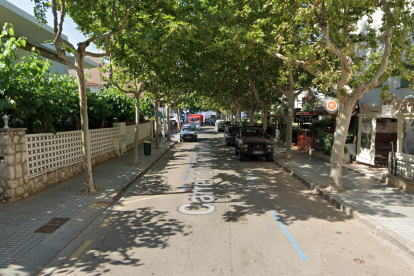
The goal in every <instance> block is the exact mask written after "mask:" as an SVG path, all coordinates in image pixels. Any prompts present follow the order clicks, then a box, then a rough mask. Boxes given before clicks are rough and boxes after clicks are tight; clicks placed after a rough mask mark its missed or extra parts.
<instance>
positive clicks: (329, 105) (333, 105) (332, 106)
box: [325, 100, 339, 113]
mask: <svg viewBox="0 0 414 276" xmlns="http://www.w3.org/2000/svg"><path fill="white" fill-rule="evenodd" d="M338 109H339V103H338V102H337V101H335V100H329V101H327V102H326V104H325V110H326V111H327V112H328V113H335V112H337V111H338Z"/></svg>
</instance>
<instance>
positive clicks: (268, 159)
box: [266, 154, 273, 162]
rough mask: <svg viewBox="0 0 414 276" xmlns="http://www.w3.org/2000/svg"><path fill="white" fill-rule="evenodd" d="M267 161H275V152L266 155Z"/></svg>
mask: <svg viewBox="0 0 414 276" xmlns="http://www.w3.org/2000/svg"><path fill="white" fill-rule="evenodd" d="M266 161H267V162H272V161H273V154H269V155H267V156H266Z"/></svg>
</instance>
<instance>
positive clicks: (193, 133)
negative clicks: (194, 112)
mask: <svg viewBox="0 0 414 276" xmlns="http://www.w3.org/2000/svg"><path fill="white" fill-rule="evenodd" d="M185 141H194V142H197V129H196V126H195V125H194V124H185V125H183V127H182V129H181V133H180V142H185Z"/></svg>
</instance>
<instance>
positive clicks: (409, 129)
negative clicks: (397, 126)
mask: <svg viewBox="0 0 414 276" xmlns="http://www.w3.org/2000/svg"><path fill="white" fill-rule="evenodd" d="M402 144H403V149H402V150H403V153H405V154H413V155H414V119H405V120H404V121H403V143H402Z"/></svg>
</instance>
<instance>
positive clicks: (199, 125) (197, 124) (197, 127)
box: [195, 122, 201, 130]
mask: <svg viewBox="0 0 414 276" xmlns="http://www.w3.org/2000/svg"><path fill="white" fill-rule="evenodd" d="M195 126H196V129H197V130H201V124H200V123H199V122H196V123H195Z"/></svg>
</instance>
